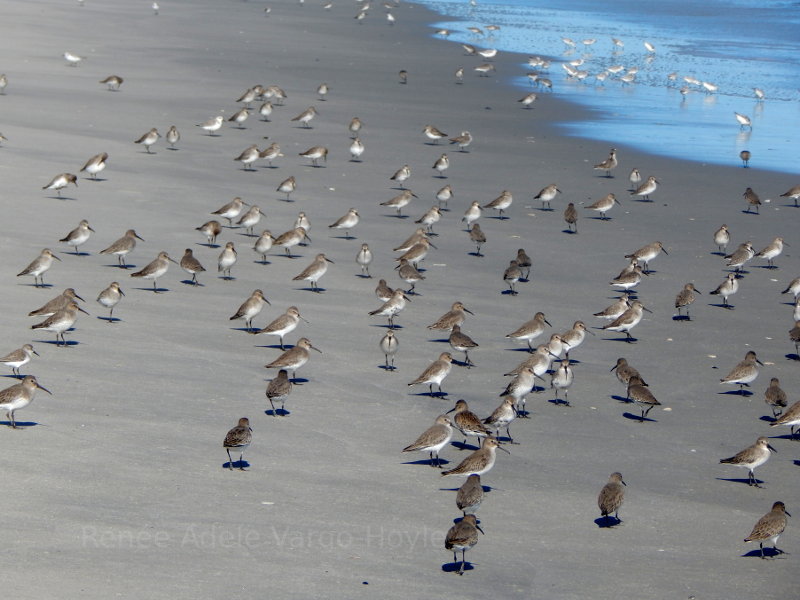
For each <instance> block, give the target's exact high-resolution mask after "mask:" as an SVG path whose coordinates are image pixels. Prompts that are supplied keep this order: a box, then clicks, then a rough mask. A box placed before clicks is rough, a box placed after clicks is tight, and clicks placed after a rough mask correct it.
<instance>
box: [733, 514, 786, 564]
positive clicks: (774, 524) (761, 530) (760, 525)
mask: <svg viewBox="0 0 800 600" xmlns="http://www.w3.org/2000/svg"><path fill="white" fill-rule="evenodd" d="M787 515H788V516H791V515H789V513H788V512H786V506H785V505H784V504H783V502H775V503H774V504H773V505H772V510H771V511H769V512H768V513H767V514H765V515H764V516H763V517H761V518H760V519H759V520H758V522H757V523H756V524H755V526H754V527H753V531H751V532H750V535H748V536H747V537H746V538H744V541H745V542H758V547H759V548H760V549H761V558H766V556H765V555H764V543H765V542H767V541H769V542H771V543H772V551H773V552H774V553H775V554H776V555H778V554H783V553H784V552H783V550H779V549H778V538H779V537H780V536H781V534H782V533H783V531H784V530H785V529H786V522H787V519H786V516H787Z"/></svg>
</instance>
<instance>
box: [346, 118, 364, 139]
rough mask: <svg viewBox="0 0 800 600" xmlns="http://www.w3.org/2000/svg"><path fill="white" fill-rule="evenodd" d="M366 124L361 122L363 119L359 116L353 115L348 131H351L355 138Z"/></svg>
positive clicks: (352, 136)
mask: <svg viewBox="0 0 800 600" xmlns="http://www.w3.org/2000/svg"><path fill="white" fill-rule="evenodd" d="M363 126H364V124H363V123H362V122H361V119H359V118H358V117H353V118H352V119H350V124H349V125H348V126H347V129H348V131H350V133H351V136H350V137H351V138H353V139H355V138H356V137H357V136H358V132H359V131H361V128H362V127H363Z"/></svg>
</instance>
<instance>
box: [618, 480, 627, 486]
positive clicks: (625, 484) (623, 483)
mask: <svg viewBox="0 0 800 600" xmlns="http://www.w3.org/2000/svg"><path fill="white" fill-rule="evenodd" d="M619 482H620V483H621V484H622V485H624V486H625V487H628V484H627V483H625V482H624V481H622V479H620V480H619Z"/></svg>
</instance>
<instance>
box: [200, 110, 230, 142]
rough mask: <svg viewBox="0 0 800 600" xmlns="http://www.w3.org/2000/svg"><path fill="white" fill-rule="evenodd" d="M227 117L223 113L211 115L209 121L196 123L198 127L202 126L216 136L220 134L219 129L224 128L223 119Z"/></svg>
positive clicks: (209, 133)
mask: <svg viewBox="0 0 800 600" xmlns="http://www.w3.org/2000/svg"><path fill="white" fill-rule="evenodd" d="M224 119H225V117H223V116H222V115H217V116H216V117H211V118H210V119H208V120H207V121H205V122H203V123H200V124H198V125H196V127H200V128H201V129H202V130H203V131H207V132H208V135H210V136H212V137H214V136H217V135H219V134H218V133H217V131H219V130H220V129H221V128H222V121H223V120H224Z"/></svg>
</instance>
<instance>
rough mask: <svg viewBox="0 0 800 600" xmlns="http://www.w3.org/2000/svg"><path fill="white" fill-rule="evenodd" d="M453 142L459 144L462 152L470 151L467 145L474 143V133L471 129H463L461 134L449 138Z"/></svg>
mask: <svg viewBox="0 0 800 600" xmlns="http://www.w3.org/2000/svg"><path fill="white" fill-rule="evenodd" d="M449 141H450V143H451V144H457V145H458V150H459V151H460V152H469V150H467V146H469V145H470V144H471V143H472V134H471V133H470V132H469V131H462V132H461V134H460V135H457V136H455V137H451V138H450V139H449Z"/></svg>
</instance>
